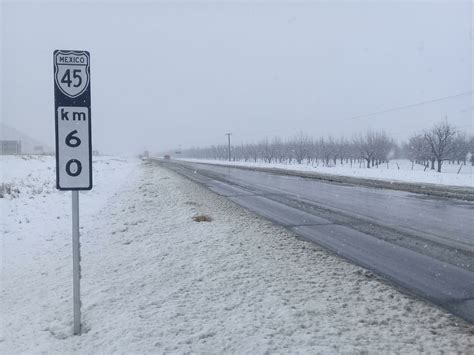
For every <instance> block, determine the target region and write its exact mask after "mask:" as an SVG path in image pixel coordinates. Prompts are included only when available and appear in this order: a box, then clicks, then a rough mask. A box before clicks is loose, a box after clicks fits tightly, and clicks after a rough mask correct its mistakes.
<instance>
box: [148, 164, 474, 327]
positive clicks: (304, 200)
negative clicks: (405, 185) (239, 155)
mask: <svg viewBox="0 0 474 355" xmlns="http://www.w3.org/2000/svg"><path fill="white" fill-rule="evenodd" d="M155 161H156V162H158V163H159V164H161V165H163V166H165V167H167V168H169V169H171V170H174V171H175V172H177V173H179V174H181V175H183V176H185V177H187V178H189V179H191V180H193V181H195V182H197V183H199V184H202V185H204V186H206V187H207V188H209V189H210V190H212V191H214V192H215V193H217V194H220V195H222V196H225V197H227V198H228V199H230V200H232V201H234V202H235V203H237V204H239V205H241V206H243V207H245V208H247V209H249V210H251V211H253V212H255V213H257V214H259V215H260V216H262V217H265V218H267V219H269V220H271V221H273V222H275V223H277V224H279V225H282V226H284V227H285V228H287V229H289V230H290V231H292V232H293V233H295V234H296V235H297V236H299V237H300V238H303V239H306V240H309V241H312V242H314V243H316V244H318V245H320V246H322V247H324V248H326V249H328V250H330V251H331V252H333V253H335V254H337V255H339V256H340V257H343V258H345V259H347V260H349V261H351V262H353V263H355V264H358V265H360V266H363V267H365V268H367V269H369V270H371V271H372V272H374V273H376V274H378V275H379V276H382V277H383V278H384V279H385V280H386V281H387V282H389V283H391V284H393V285H394V286H396V287H398V288H399V289H402V290H404V291H405V292H408V293H411V294H415V295H417V296H420V297H422V298H424V299H426V300H428V301H430V302H433V303H435V304H437V305H438V306H440V307H442V308H445V309H447V310H448V311H450V312H451V313H453V314H455V315H457V316H460V317H462V318H464V319H465V320H467V321H469V322H471V323H474V235H473V231H474V218H473V217H474V203H473V202H467V201H460V200H455V199H446V198H444V199H443V198H436V197H430V196H426V195H420V194H414V193H410V192H403V191H395V190H387V189H380V188H369V187H362V186H356V185H349V184H341V183H327V182H323V181H320V180H314V179H310V178H302V177H297V176H286V175H279V174H273V173H268V172H262V171H251V170H243V169H239V168H231V167H222V166H217V165H209V164H198V163H189V162H183V161H179V162H177V161H166V160H155Z"/></svg>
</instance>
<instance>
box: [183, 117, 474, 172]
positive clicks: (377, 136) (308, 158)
mask: <svg viewBox="0 0 474 355" xmlns="http://www.w3.org/2000/svg"><path fill="white" fill-rule="evenodd" d="M182 154H183V157H188V158H196V159H217V160H226V159H228V147H227V145H215V146H211V147H207V148H191V149H187V150H185V151H183V152H182ZM231 157H232V160H234V161H245V162H248V161H253V162H258V161H263V162H265V163H288V164H291V163H293V162H296V163H298V164H303V163H306V164H312V165H318V164H323V165H324V166H332V165H336V164H337V162H338V161H340V163H341V164H344V163H346V164H351V166H352V164H354V163H358V164H359V165H361V164H362V163H364V165H365V166H366V167H367V168H371V167H373V166H378V165H379V164H382V163H387V164H388V161H389V160H390V159H394V158H406V159H410V160H411V161H412V162H413V164H415V163H417V164H423V165H424V166H426V167H431V169H433V170H434V169H435V163H437V171H438V172H441V169H442V165H443V162H445V161H450V162H456V161H457V162H458V163H459V162H463V163H464V164H466V163H467V161H470V163H471V164H472V165H474V137H472V136H471V137H467V135H465V134H463V133H461V132H460V131H458V130H457V129H456V128H455V127H454V126H452V125H450V124H449V123H447V122H442V123H439V124H437V125H435V126H433V127H432V128H431V129H428V130H425V131H424V132H420V133H416V134H414V135H413V136H411V137H410V139H409V140H408V142H407V143H404V144H401V145H399V144H397V143H396V142H395V140H394V139H393V138H392V137H390V136H389V135H388V134H387V133H385V132H373V131H368V132H366V133H364V134H359V135H357V136H355V137H353V138H352V139H346V138H339V139H334V138H331V137H329V138H319V139H313V138H311V137H310V136H308V135H306V134H304V133H299V134H297V135H296V136H295V137H293V138H291V139H288V140H286V141H283V140H282V139H281V138H278V137H275V138H273V139H272V140H269V139H268V138H265V139H263V140H261V141H260V142H258V143H248V144H241V145H237V146H233V147H232V148H231ZM425 170H426V169H425Z"/></svg>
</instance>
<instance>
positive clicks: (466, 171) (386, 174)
mask: <svg viewBox="0 0 474 355" xmlns="http://www.w3.org/2000/svg"><path fill="white" fill-rule="evenodd" d="M180 160H185V161H190V162H195V163H206V164H214V165H235V166H245V167H259V168H276V169H283V170H292V171H302V172H308V173H311V172H312V173H319V174H327V175H334V176H347V177H355V178H362V179H375V180H383V181H389V182H406V183H418V184H435V185H444V186H459V187H471V188H474V166H471V165H463V166H462V167H461V166H459V165H449V164H448V163H444V165H443V170H442V171H443V172H442V173H438V172H436V171H435V170H431V169H428V170H426V171H425V167H424V166H422V165H420V164H414V165H412V163H411V162H410V161H408V160H403V159H399V160H391V161H390V162H389V163H388V165H387V164H385V163H384V164H381V165H380V166H378V167H377V166H376V167H372V168H370V169H367V168H366V167H365V165H364V164H360V165H359V164H357V163H354V164H348V163H345V164H340V162H338V163H337V165H333V166H323V165H322V164H321V163H318V164H317V165H315V164H304V163H303V164H296V163H292V164H285V163H263V162H250V161H248V162H242V161H232V162H229V161H226V160H211V159H187V158H186V159H180ZM460 168H461V169H460ZM459 170H460V171H459ZM458 171H459V174H458Z"/></svg>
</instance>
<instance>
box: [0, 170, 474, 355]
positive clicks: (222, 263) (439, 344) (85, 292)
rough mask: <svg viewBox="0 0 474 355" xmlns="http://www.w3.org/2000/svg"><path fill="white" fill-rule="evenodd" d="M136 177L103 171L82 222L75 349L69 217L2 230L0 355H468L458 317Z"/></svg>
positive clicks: (219, 202)
mask: <svg viewBox="0 0 474 355" xmlns="http://www.w3.org/2000/svg"><path fill="white" fill-rule="evenodd" d="M102 167H103V168H105V166H104V165H103V166H102ZM136 167H137V165H136V164H134V163H133V162H124V163H123V164H122V165H120V170H127V171H128V173H129V174H128V175H127V174H125V173H124V172H122V173H120V174H116V173H117V171H111V172H110V174H111V175H113V176H114V178H116V179H117V183H116V184H112V185H113V186H115V188H116V190H115V191H114V192H113V191H112V190H113V189H112V188H110V189H109V190H108V191H107V192H106V191H105V190H101V189H99V188H97V189H96V191H95V195H93V194H91V195H90V196H89V197H90V199H91V200H90V203H91V204H95V203H100V204H101V205H102V206H103V208H101V209H100V210H97V211H94V213H92V214H87V213H85V215H84V217H83V218H82V219H81V221H82V222H81V225H82V226H83V229H82V236H81V239H82V268H83V279H82V299H83V316H84V317H83V321H84V334H83V335H82V336H80V337H74V336H71V333H72V301H71V277H72V275H71V270H70V269H71V253H70V248H71V243H70V220H69V218H68V217H67V216H65V213H64V211H63V214H62V215H61V216H63V217H61V220H62V221H63V222H64V225H56V226H55V227H54V228H53V227H52V226H48V227H45V226H44V225H42V222H41V221H38V220H35V221H34V222H33V221H30V223H29V224H30V225H32V227H33V228H32V229H31V230H29V232H33V231H35V228H36V230H42V229H44V231H49V230H50V231H51V232H50V233H49V234H48V233H45V234H42V233H32V234H33V236H29V235H27V234H26V231H25V230H23V229H22V227H15V228H14V226H13V224H12V225H10V224H8V225H9V228H10V232H9V233H7V234H6V235H5V237H4V251H5V259H4V268H3V270H2V285H3V286H2V287H3V290H2V310H3V313H4V314H5V315H6V317H5V318H4V319H3V330H2V334H3V335H2V338H1V339H0V352H2V353H14V352H61V353H64V352H74V351H77V352H81V353H82V352H84V353H97V352H102V353H104V352H105V353H110V352H125V353H130V352H139V353H143V352H154V353H157V352H158V353H161V352H179V353H185V352H197V353H223V352H230V353H264V352H279V353H295V352H299V353H318V352H320V353H334V352H356V351H357V352H359V351H365V350H367V351H372V352H380V351H391V352H415V351H426V352H430V351H431V352H439V351H450V352H456V351H459V352H465V353H469V352H473V351H474V341H473V337H474V329H473V327H472V326H469V325H467V324H466V323H464V322H463V321H461V320H459V319H458V318H456V317H454V316H451V315H449V314H447V313H445V312H444V311H441V310H438V309H437V308H435V307H432V306H430V305H428V304H426V303H424V302H422V301H418V300H414V299H412V298H410V297H407V296H405V295H403V294H401V293H399V292H398V291H396V290H393V289H392V288H391V287H389V286H387V285H385V284H383V283H381V282H379V281H378V280H377V279H376V278H374V277H373V275H371V274H370V273H367V272H365V271H363V270H362V269H360V268H359V267H356V266H353V265H351V264H349V263H346V262H344V261H341V260H340V259H338V258H337V257H335V256H332V255H330V254H328V253H326V252H325V251H323V250H321V249H319V248H317V247H315V246H314V245H313V244H309V243H307V242H303V241H300V240H298V239H296V238H294V236H293V235H292V234H291V233H289V232H288V231H286V230H285V229H283V228H280V227H278V226H275V225H273V224H272V223H270V222H267V221H265V220H262V219H261V218H259V217H256V216H255V215H254V214H252V213H250V212H247V211H246V210H244V209H242V208H240V207H238V206H236V205H235V204H233V203H232V202H230V201H228V200H226V199H225V198H223V197H220V196H217V195H215V194H213V193H212V192H210V191H208V190H206V189H205V188H203V187H201V186H199V185H196V184H195V183H193V182H190V181H188V180H186V179H184V178H182V177H180V176H179V175H177V174H175V173H173V172H170V171H168V170H166V169H163V168H160V167H157V166H154V165H142V166H141V168H140V170H137V169H136ZM97 173H100V171H98V172H97ZM104 174H105V173H104ZM119 180H120V183H118V181H119ZM98 186H99V185H98ZM117 186H120V188H117ZM104 189H105V188H104ZM56 194H58V193H54V194H51V196H52V195H56ZM50 198H51V197H45V199H50ZM94 199H95V203H94ZM84 200H85V198H84ZM11 201H14V200H13V199H12V200H8V201H7V203H6V205H8V206H9V207H10V203H11ZM40 201H41V200H40V199H36V198H35V199H32V200H31V201H25V202H26V203H27V205H30V206H36V208H37V209H41V208H42V207H41V206H42V205H41V202H40ZM67 202H68V203H69V200H68V201H67ZM68 203H67V205H68V206H67V207H69V204H68ZM47 206H48V208H49V211H48V213H52V212H54V214H59V213H60V212H61V208H62V207H63V206H61V205H56V204H54V203H49V204H47ZM67 211H68V212H69V208H68V209H67ZM196 215H207V216H210V217H211V218H212V221H211V222H200V223H198V222H195V221H193V218H192V217H194V216H196ZM35 234H37V235H35ZM2 235H3V233H2ZM48 235H49V236H48ZM18 238H19V240H18ZM27 238H34V239H40V241H39V242H38V243H37V244H36V245H35V247H34V248H37V249H33V250H26V251H24V252H25V254H24V255H20V254H19V253H18V251H19V249H20V248H17V247H15V245H17V244H22V243H23V244H22V245H23V247H24V248H26V249H28V248H29V247H30V246H32V245H33V244H28V243H24V242H23V240H24V239H27ZM43 238H44V239H43ZM48 239H50V240H49V241H48ZM26 258H31V260H26ZM10 263H12V264H14V265H15V267H12V266H11V264H10Z"/></svg>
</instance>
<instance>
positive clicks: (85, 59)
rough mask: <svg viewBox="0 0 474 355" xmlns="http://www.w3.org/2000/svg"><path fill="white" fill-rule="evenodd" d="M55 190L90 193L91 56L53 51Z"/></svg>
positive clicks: (84, 53) (80, 52)
mask: <svg viewBox="0 0 474 355" xmlns="http://www.w3.org/2000/svg"><path fill="white" fill-rule="evenodd" d="M53 57H54V83H55V85H54V102H55V117H56V186H57V188H58V189H59V190H90V189H92V140H91V93H90V55H89V52H86V51H64V50H56V51H54V56H53Z"/></svg>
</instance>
